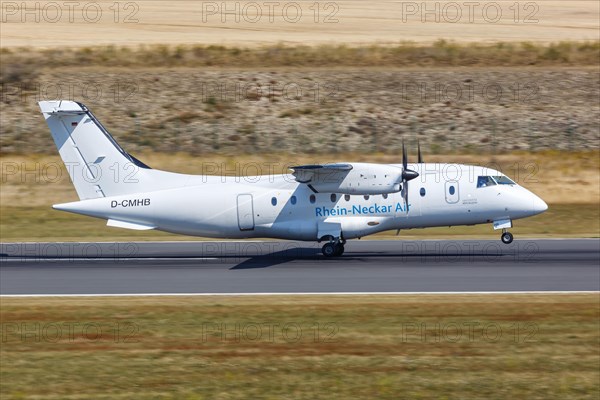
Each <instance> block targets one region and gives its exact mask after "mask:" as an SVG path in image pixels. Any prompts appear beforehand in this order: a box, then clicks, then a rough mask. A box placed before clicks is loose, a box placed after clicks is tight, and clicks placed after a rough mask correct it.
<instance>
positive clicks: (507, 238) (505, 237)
mask: <svg viewBox="0 0 600 400" xmlns="http://www.w3.org/2000/svg"><path fill="white" fill-rule="evenodd" d="M513 239H514V238H513V234H512V233H510V232H504V233H503V234H502V236H500V240H502V243H504V244H511V243H512V241H513Z"/></svg>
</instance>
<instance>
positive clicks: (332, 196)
mask: <svg viewBox="0 0 600 400" xmlns="http://www.w3.org/2000/svg"><path fill="white" fill-rule="evenodd" d="M329 198H330V199H331V202H332V203H335V201H336V200H337V195H336V194H335V193H331V196H330V197H329Z"/></svg>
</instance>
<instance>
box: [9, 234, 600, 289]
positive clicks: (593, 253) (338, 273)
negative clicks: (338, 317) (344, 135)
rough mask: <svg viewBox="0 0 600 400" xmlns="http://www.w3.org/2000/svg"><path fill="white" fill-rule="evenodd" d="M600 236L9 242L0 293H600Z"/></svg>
mask: <svg viewBox="0 0 600 400" xmlns="http://www.w3.org/2000/svg"><path fill="white" fill-rule="evenodd" d="M599 265H600V241H599V240H598V239H572V240H569V239H555V240H550V239H547V240H528V239H521V240H518V239H517V240H515V241H514V242H513V243H512V244H510V245H504V244H502V243H501V242H500V241H499V240H494V241H478V240H467V241H463V240H458V241H452V240H442V241H440V240H422V241H406V240H391V241H376V240H362V241H350V242H348V243H347V244H346V252H345V254H344V255H343V256H342V257H339V258H332V259H326V258H324V257H323V256H322V255H321V252H320V245H317V244H316V243H314V244H313V243H302V242H278V241H261V242H257V241H247V242H154V243H149V242H136V243H3V244H1V245H0V295H4V296H6V295H63V294H64V295H96V294H98V295H100V294H106V295H116V294H128V295H132V294H184V293H188V294H203V293H204V294H206V293H215V294H225V293H240V294H250V293H398V292H434V293H435V292H521V291H527V292H531V291H599V290H600V267H599Z"/></svg>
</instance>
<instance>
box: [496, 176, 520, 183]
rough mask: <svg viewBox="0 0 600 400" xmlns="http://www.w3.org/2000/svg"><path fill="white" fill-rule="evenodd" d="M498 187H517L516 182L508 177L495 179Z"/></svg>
mask: <svg viewBox="0 0 600 400" xmlns="http://www.w3.org/2000/svg"><path fill="white" fill-rule="evenodd" d="M493 178H494V180H495V181H496V183H498V185H515V182H514V181H513V180H512V179H510V178H509V177H508V176H506V175H502V176H494V177H493Z"/></svg>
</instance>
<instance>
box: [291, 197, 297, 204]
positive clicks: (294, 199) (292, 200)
mask: <svg viewBox="0 0 600 400" xmlns="http://www.w3.org/2000/svg"><path fill="white" fill-rule="evenodd" d="M290 202H291V203H292V205H294V204H296V196H292V197H291V198H290Z"/></svg>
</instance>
